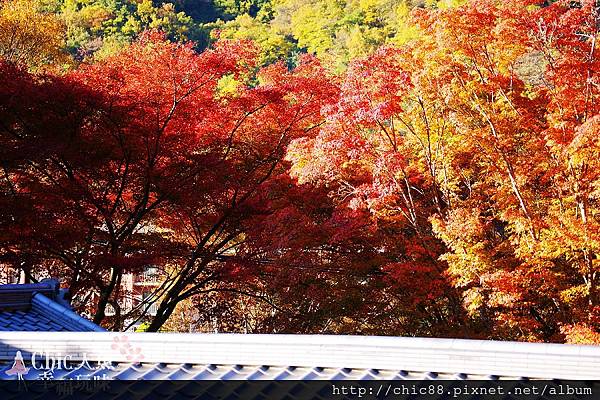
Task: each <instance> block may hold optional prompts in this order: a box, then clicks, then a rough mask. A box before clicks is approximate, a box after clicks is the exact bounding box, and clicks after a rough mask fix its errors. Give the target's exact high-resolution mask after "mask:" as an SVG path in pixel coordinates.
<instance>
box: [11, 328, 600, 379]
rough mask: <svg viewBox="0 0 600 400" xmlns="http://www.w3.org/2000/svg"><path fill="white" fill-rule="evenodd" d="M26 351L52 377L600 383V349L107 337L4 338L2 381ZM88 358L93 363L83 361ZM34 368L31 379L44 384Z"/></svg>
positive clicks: (379, 340)
mask: <svg viewBox="0 0 600 400" xmlns="http://www.w3.org/2000/svg"><path fill="white" fill-rule="evenodd" d="M17 352H21V353H22V354H21V356H22V360H24V361H23V362H24V364H25V366H26V367H29V366H31V365H32V363H33V360H32V354H37V357H38V361H39V357H41V356H40V355H41V354H44V353H49V354H52V355H53V357H55V358H61V357H62V358H63V359H65V357H67V356H68V360H69V362H70V364H69V365H68V366H65V365H61V366H58V367H57V368H55V369H54V370H53V371H51V372H52V376H53V379H86V378H87V379H116V380H138V379H141V380H264V379H267V380H373V379H385V380H388V379H460V380H471V379H475V380H481V379H519V378H528V379H580V380H584V379H600V347H599V346H574V345H560V344H544V343H516V342H495V341H481V340H458V339H425V338H398V337H364V336H327V335H235V334H176V333H127V334H123V333H111V332H87V333H75V332H56V333H44V334H43V335H42V334H39V333H35V332H24V333H21V334H19V333H17V332H6V333H0V379H13V378H14V376H12V375H11V376H9V374H6V371H9V370H10V369H11V368H13V367H14V365H15V360H16V356H17ZM84 361H85V362H86V363H87V364H86V363H84ZM44 373H45V371H44V370H43V369H39V368H38V369H36V368H30V369H29V370H28V371H27V374H25V375H23V378H25V379H37V378H39V377H42V376H43V374H44Z"/></svg>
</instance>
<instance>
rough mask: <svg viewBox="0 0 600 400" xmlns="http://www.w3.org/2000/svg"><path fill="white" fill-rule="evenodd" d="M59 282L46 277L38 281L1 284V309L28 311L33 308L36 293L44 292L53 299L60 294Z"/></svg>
mask: <svg viewBox="0 0 600 400" xmlns="http://www.w3.org/2000/svg"><path fill="white" fill-rule="evenodd" d="M58 290H59V283H58V281H57V280H55V279H44V280H43V281H41V282H38V283H24V284H8V285H0V311H26V310H28V309H30V308H31V300H32V298H33V295H34V294H35V293H42V294H44V295H45V296H46V297H48V298H49V299H51V300H55V299H56V297H57V296H58Z"/></svg>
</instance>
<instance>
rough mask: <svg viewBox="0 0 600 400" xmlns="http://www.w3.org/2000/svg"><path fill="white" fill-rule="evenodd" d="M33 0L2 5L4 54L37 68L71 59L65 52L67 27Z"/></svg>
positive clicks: (0, 44) (11, 0)
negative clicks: (39, 7) (39, 8)
mask: <svg viewBox="0 0 600 400" xmlns="http://www.w3.org/2000/svg"><path fill="white" fill-rule="evenodd" d="M38 6H40V3H38V2H37V1H31V0H8V1H4V2H2V4H1V5H0V57H3V58H4V59H6V60H8V61H10V62H13V63H16V64H21V65H25V66H27V67H28V68H30V69H31V70H37V69H40V68H41V67H45V66H48V65H52V64H54V65H59V64H62V63H66V62H68V60H69V58H68V56H67V55H66V53H64V52H63V43H64V36H65V27H64V25H63V24H62V22H61V21H60V20H59V19H58V18H57V17H56V16H54V15H52V14H46V13H42V12H40V11H39V10H38Z"/></svg>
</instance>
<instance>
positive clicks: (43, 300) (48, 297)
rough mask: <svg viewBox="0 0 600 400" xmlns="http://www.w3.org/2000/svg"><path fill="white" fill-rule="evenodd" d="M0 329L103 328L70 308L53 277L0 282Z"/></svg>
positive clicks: (69, 329) (81, 329) (74, 330)
mask: <svg viewBox="0 0 600 400" xmlns="http://www.w3.org/2000/svg"><path fill="white" fill-rule="evenodd" d="M0 331H5V332H6V331H8V332H10V331H38V332H39V331H43V332H61V331H73V332H81V331H104V329H102V328H101V327H99V326H97V325H95V324H93V323H92V322H90V321H88V320H86V319H85V318H83V317H81V316H80V315H78V314H77V313H75V312H73V311H72V310H71V309H70V306H69V303H68V302H67V301H66V300H64V291H60V290H59V285H58V282H57V281H55V280H50V279H49V280H44V281H42V282H40V283H33V284H22V285H21V284H11V285H0Z"/></svg>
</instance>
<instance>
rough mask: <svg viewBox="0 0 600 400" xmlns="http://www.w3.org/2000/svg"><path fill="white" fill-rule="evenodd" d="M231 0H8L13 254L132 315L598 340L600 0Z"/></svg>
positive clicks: (8, 185) (4, 201) (0, 132)
mask: <svg viewBox="0 0 600 400" xmlns="http://www.w3.org/2000/svg"><path fill="white" fill-rule="evenodd" d="M550 3H551V4H550ZM214 6H215V8H214V9H213V11H214V13H215V16H217V15H220V17H221V18H222V20H221V21H208V20H207V21H208V22H209V24H205V25H198V21H199V20H200V19H199V18H197V17H195V21H194V19H192V18H191V17H189V16H187V15H186V14H185V13H183V11H186V12H187V11H190V10H191V8H190V7H191V6H190V4H189V2H186V1H177V2H168V3H165V4H157V2H154V3H152V2H150V1H139V2H133V1H132V2H128V1H116V0H115V1H108V0H106V1H103V2H99V1H92V0H86V1H84V0H68V1H67V0H65V1H55V0H52V1H49V0H48V1H45V2H41V3H39V7H38V8H37V9H28V8H26V7H23V4H22V2H20V0H7V1H6V2H5V3H3V4H2V9H1V10H0V11H1V12H0V26H6V27H8V28H7V29H13V31H15V32H22V34H21V35H19V36H18V37H15V40H12V39H11V36H9V35H4V36H2V35H1V34H0V58H1V59H2V61H1V63H0V82H1V84H0V160H1V162H2V163H1V168H2V169H1V174H0V232H1V233H0V263H2V264H5V265H10V266H12V267H13V268H15V269H16V270H20V271H23V272H24V273H25V275H27V276H28V277H29V278H30V279H35V278H36V277H40V276H47V275H51V276H59V277H61V278H62V279H63V280H64V281H66V282H68V285H69V286H70V288H71V290H72V292H73V296H74V302H75V304H76V305H77V307H78V308H79V309H80V310H82V311H87V312H89V313H90V314H91V315H92V317H93V319H94V321H95V322H97V323H102V324H104V325H106V326H110V327H113V328H115V329H122V328H126V326H125V321H130V320H131V319H134V320H138V319H145V321H146V328H147V329H148V330H152V331H155V330H158V329H161V328H165V327H166V328H168V329H181V326H179V325H178V323H179V322H177V321H180V323H181V324H184V323H185V324H190V323H191V322H190V320H191V318H192V317H191V315H192V314H193V315H195V317H194V318H195V321H194V322H193V323H194V324H196V326H197V327H198V329H208V328H207V327H210V328H211V329H219V330H225V331H246V332H301V333H316V332H336V333H363V334H394V335H435V336H453V337H478V338H496V339H515V340H530V341H560V342H565V341H566V342H581V343H597V342H598V341H599V337H600V292H599V290H600V288H599V285H600V275H599V255H600V236H599V235H600V225H599V223H600V220H599V216H600V189H599V188H600V172H599V171H600V164H599V162H598V159H599V157H598V156H599V152H600V150H599V149H600V143H599V139H598V130H599V128H600V91H599V87H600V84H599V83H598V74H599V72H600V61H599V58H598V57H599V56H600V54H598V53H599V50H598V48H597V46H596V40H597V39H598V38H599V36H600V31H599V29H600V7H598V5H597V2H596V1H593V0H581V1H576V2H573V1H567V0H560V1H556V2H544V1H537V0H504V1H498V0H471V1H424V2H405V1H390V0H365V1H358V0H357V1H330V0H311V1H296V0H272V1H220V2H218V3H215V4H214ZM52 10H54V11H53V12H52ZM182 10H183V11H182ZM219 13H220V14H219ZM31 21H41V22H40V24H31ZM202 22H206V21H202ZM147 28H153V29H155V30H150V31H146V29H147ZM208 30H212V43H211V44H210V45H209V46H208V48H206V49H204V50H203V51H200V49H201V48H203V47H204V46H205V45H206V43H204V44H198V43H194V42H190V41H188V39H198V38H199V37H201V36H194V35H196V34H197V33H198V32H205V33H206V32H208ZM159 31H162V32H159ZM13 36H14V35H13ZM98 40H99V41H100V42H101V43H100V42H98V43H99V45H98V46H96V45H94V43H95V41H98ZM129 42H132V44H129ZM111 43H112V44H111ZM94 46H96V47H94ZM111 46H112V47H111ZM86 49H87V50H86ZM65 50H69V51H70V52H71V54H72V55H74V56H75V59H76V60H77V61H80V63H79V64H75V63H73V65H72V67H71V69H70V70H68V71H67V69H66V67H65V65H66V64H68V62H67V61H65V60H66V59H65V58H64V57H65V55H66V53H65ZM306 53H309V54H306ZM92 55H93V57H92ZM58 65H61V66H63V67H61V68H54V67H56V66H58ZM49 66H53V68H49ZM61 71H62V72H61ZM149 266H153V267H154V268H158V269H159V270H160V271H161V277H162V281H161V284H160V286H159V287H158V288H156V290H155V292H154V293H152V295H151V296H150V297H148V298H147V299H146V301H145V302H144V303H142V305H141V306H140V307H138V308H136V309H134V310H132V311H122V310H120V308H119V306H120V304H121V300H122V298H123V295H124V294H123V293H122V289H121V288H122V285H121V284H122V280H123V279H124V277H125V276H126V274H127V273H134V274H138V273H141V272H142V271H143V269H144V268H146V267H149ZM152 303H154V304H156V305H157V307H158V312H157V315H156V316H153V317H149V316H147V315H145V313H144V311H145V310H144V308H147V307H149V306H150V304H152ZM109 306H111V307H112V308H114V309H115V310H116V312H115V315H114V316H107V315H106V310H107V308H108V307H109Z"/></svg>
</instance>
